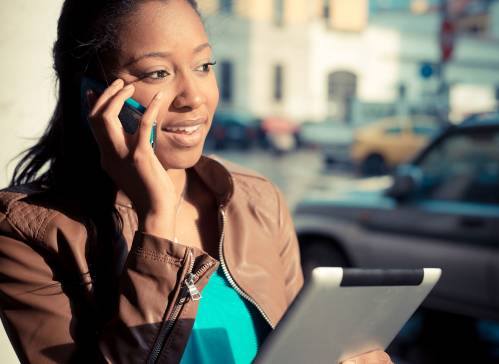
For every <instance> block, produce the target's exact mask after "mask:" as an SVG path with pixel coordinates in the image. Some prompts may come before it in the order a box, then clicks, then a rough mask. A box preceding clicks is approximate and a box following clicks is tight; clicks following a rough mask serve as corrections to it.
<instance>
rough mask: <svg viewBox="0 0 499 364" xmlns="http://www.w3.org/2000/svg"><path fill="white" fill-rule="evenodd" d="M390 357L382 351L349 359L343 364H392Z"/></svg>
mask: <svg viewBox="0 0 499 364" xmlns="http://www.w3.org/2000/svg"><path fill="white" fill-rule="evenodd" d="M391 363H392V360H391V358H390V356H389V355H388V354H387V353H385V352H384V351H381V350H376V351H371V352H368V353H365V354H362V355H359V356H356V357H354V358H351V359H348V360H346V361H344V362H342V364H391Z"/></svg>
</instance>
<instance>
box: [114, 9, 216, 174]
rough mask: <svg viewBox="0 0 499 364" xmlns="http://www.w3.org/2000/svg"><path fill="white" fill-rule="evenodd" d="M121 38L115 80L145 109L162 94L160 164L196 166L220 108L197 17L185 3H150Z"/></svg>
mask: <svg viewBox="0 0 499 364" xmlns="http://www.w3.org/2000/svg"><path fill="white" fill-rule="evenodd" d="M119 37H120V49H119V52H118V58H117V60H118V67H117V73H116V76H117V77H120V78H122V79H123V80H124V81H125V83H126V84H128V83H133V84H134V85H135V93H134V95H133V96H132V97H133V98H134V99H135V100H137V101H138V102H139V103H141V104H142V105H144V106H146V107H147V105H148V104H149V103H150V101H151V100H152V98H153V97H154V95H156V94H157V93H158V92H159V91H163V98H162V100H161V103H162V104H161V108H160V111H159V114H158V118H157V136H156V143H155V153H156V155H157V157H158V159H159V160H160V162H161V164H162V165H163V166H164V167H165V168H173V169H180V168H188V167H191V166H193V165H194V164H195V163H196V162H197V161H198V159H199V157H200V156H201V153H202V149H203V145H204V141H205V138H206V135H207V133H208V130H209V128H210V126H211V122H212V118H213V114H214V112H215V109H216V106H217V103H218V88H217V83H216V78H215V74H214V72H213V70H212V69H211V65H210V63H211V62H213V59H212V58H211V57H212V50H211V47H210V45H209V43H208V37H207V35H206V33H205V29H204V26H203V24H202V23H201V20H200V18H199V16H198V15H197V13H196V12H195V11H194V9H192V7H191V6H190V5H189V4H188V3H187V1H185V0H170V1H167V2H164V1H146V2H143V3H142V4H140V5H138V8H137V9H136V10H135V11H134V12H133V13H132V15H131V16H129V17H128V18H127V19H126V21H125V22H124V24H123V26H122V27H121V29H120V34H119ZM172 128H173V129H172ZM186 128H187V129H186Z"/></svg>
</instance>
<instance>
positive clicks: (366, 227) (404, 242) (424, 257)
mask: <svg viewBox="0 0 499 364" xmlns="http://www.w3.org/2000/svg"><path fill="white" fill-rule="evenodd" d="M294 219H295V220H294V221H295V225H296V229H297V233H298V238H299V241H300V245H301V251H302V263H303V267H304V271H305V273H307V272H308V271H309V270H310V269H311V268H312V267H314V266H321V265H322V266H354V267H366V268H374V267H377V268H383V267H384V268H415V267H440V268H442V270H443V274H442V278H441V280H440V282H439V284H438V285H437V287H436V288H435V289H434V291H433V292H432V294H431V295H430V297H429V299H428V300H426V302H425V304H426V305H427V306H428V307H431V308H437V309H440V310H445V311H447V312H452V313H458V314H463V315H467V316H472V317H477V318H486V319H494V320H499V118H496V119H493V120H485V121H480V120H478V121H474V122H466V123H463V124H461V125H459V126H453V127H450V128H448V129H447V130H445V131H444V132H443V133H441V134H440V135H439V136H438V137H437V138H436V139H434V140H433V141H432V142H431V143H430V144H429V145H428V146H427V147H426V148H425V149H424V150H423V151H422V152H421V153H420V154H419V155H418V156H417V157H416V158H415V159H414V161H413V162H412V163H410V164H408V165H404V166H402V167H400V168H399V169H398V170H397V171H396V172H395V174H394V175H393V176H384V177H375V178H370V179H364V180H358V181H355V182H353V184H352V185H351V186H349V187H348V189H344V190H334V191H317V192H311V193H310V195H308V196H307V198H306V199H305V200H303V201H301V202H300V203H299V204H298V205H297V207H296V210H295V216H294Z"/></svg>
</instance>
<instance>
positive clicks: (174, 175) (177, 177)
mask: <svg viewBox="0 0 499 364" xmlns="http://www.w3.org/2000/svg"><path fill="white" fill-rule="evenodd" d="M167 173H168V176H170V178H171V180H172V183H173V185H174V186H175V191H176V193H177V196H178V197H179V198H180V196H181V195H182V191H184V188H185V183H186V181H187V172H186V170H185V169H169V170H168V172H167Z"/></svg>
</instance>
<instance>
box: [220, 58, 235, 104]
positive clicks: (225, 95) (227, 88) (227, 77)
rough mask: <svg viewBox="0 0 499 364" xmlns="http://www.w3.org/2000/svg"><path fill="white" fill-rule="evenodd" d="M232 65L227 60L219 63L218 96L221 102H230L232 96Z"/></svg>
mask: <svg viewBox="0 0 499 364" xmlns="http://www.w3.org/2000/svg"><path fill="white" fill-rule="evenodd" d="M233 71H234V70H233V67H232V63H231V62H229V61H222V62H221V63H220V98H221V100H222V102H225V103H229V102H232V97H233V81H232V79H233Z"/></svg>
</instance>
